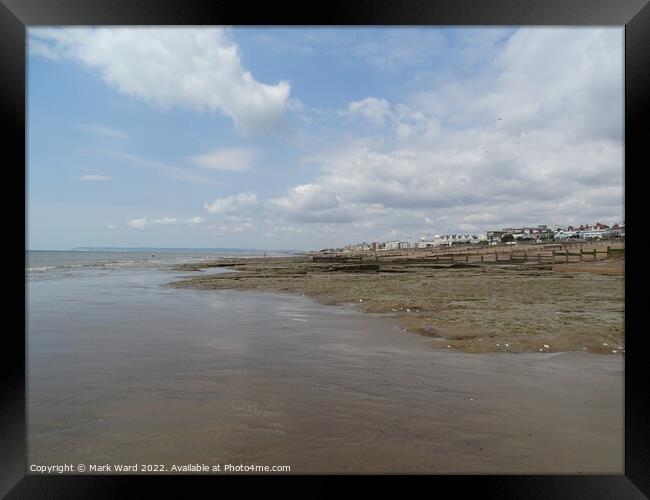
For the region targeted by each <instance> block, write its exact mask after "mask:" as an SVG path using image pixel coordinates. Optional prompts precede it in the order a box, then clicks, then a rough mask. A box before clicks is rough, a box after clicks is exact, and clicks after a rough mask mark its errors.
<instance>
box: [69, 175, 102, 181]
mask: <svg viewBox="0 0 650 500" xmlns="http://www.w3.org/2000/svg"><path fill="white" fill-rule="evenodd" d="M73 179H76V180H78V181H91V182H92V181H94V182H102V181H110V180H111V177H109V176H107V175H94V174H92V175H79V176H77V177H73Z"/></svg>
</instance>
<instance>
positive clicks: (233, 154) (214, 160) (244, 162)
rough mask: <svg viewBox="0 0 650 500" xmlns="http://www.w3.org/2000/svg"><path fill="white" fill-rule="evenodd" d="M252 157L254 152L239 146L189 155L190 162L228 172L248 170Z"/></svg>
mask: <svg viewBox="0 0 650 500" xmlns="http://www.w3.org/2000/svg"><path fill="white" fill-rule="evenodd" d="M254 159H255V152H253V151H250V150H248V149H241V148H240V149H237V148H230V149H217V150H215V151H212V152H210V153H206V154H202V155H196V156H192V157H191V160H192V162H194V163H195V164H196V165H199V166H201V167H205V168H209V169H212V170H225V171H229V172H244V171H246V170H249V169H250V167H251V164H252V163H253V160H254Z"/></svg>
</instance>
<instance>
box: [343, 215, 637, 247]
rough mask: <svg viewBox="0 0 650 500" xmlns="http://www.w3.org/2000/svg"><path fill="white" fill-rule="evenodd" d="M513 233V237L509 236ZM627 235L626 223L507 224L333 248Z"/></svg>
mask: <svg viewBox="0 0 650 500" xmlns="http://www.w3.org/2000/svg"><path fill="white" fill-rule="evenodd" d="M510 236H511V237H510ZM620 237H625V224H624V223H623V224H618V223H615V224H612V226H611V227H610V226H608V225H606V224H601V223H600V222H597V223H596V224H593V225H580V226H560V225H559V224H550V225H544V224H540V225H538V226H535V227H506V228H503V229H500V230H490V231H486V232H483V233H480V234H443V235H438V234H436V235H435V236H433V237H431V236H429V237H424V236H423V237H422V238H420V240H419V241H404V240H391V241H386V242H371V243H366V242H363V243H357V244H350V245H346V246H345V247H344V248H337V249H331V250H332V251H343V252H362V251H378V250H402V249H423V248H431V247H439V246H445V245H447V246H451V245H480V244H482V245H497V244H500V243H502V242H509V243H517V242H518V241H521V242H524V241H528V242H540V241H541V242H543V241H549V240H564V239H568V238H582V239H603V238H620Z"/></svg>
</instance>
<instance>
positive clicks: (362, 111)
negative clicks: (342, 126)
mask: <svg viewBox="0 0 650 500" xmlns="http://www.w3.org/2000/svg"><path fill="white" fill-rule="evenodd" d="M340 114H341V115H342V116H350V117H352V116H355V115H361V116H363V117H364V118H365V119H367V120H368V121H369V122H371V123H372V124H374V125H377V126H383V125H384V123H385V122H386V119H387V118H389V117H390V116H391V110H390V104H388V101H387V100H386V99H377V98H376V97H366V98H365V99H362V100H361V101H352V102H350V103H349V104H348V108H347V109H346V110H344V111H341V112H340Z"/></svg>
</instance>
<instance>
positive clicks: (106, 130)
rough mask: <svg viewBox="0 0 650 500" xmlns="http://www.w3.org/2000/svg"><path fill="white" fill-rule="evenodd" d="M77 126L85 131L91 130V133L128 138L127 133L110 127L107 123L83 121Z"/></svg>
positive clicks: (115, 137) (112, 137)
mask: <svg viewBox="0 0 650 500" xmlns="http://www.w3.org/2000/svg"><path fill="white" fill-rule="evenodd" d="M77 128H79V129H80V130H83V131H84V132H90V133H91V134H96V135H101V136H104V137H110V138H111V139H126V134H125V133H124V132H122V131H121V130H118V129H116V128H113V127H108V126H106V125H100V124H97V123H82V124H80V125H77Z"/></svg>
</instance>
